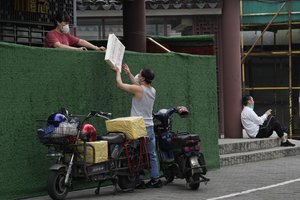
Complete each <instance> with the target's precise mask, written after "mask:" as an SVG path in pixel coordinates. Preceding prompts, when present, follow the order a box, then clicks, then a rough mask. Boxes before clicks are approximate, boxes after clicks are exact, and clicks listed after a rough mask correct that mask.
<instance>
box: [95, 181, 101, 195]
mask: <svg viewBox="0 0 300 200" xmlns="http://www.w3.org/2000/svg"><path fill="white" fill-rule="evenodd" d="M100 187H101V181H99V182H98V186H97V189H96V190H95V194H97V195H99V194H100Z"/></svg>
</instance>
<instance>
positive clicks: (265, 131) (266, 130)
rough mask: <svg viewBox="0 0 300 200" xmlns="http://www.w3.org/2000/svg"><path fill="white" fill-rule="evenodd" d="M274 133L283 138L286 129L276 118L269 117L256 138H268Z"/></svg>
mask: <svg viewBox="0 0 300 200" xmlns="http://www.w3.org/2000/svg"><path fill="white" fill-rule="evenodd" d="M273 131H275V132H276V134H277V135H278V137H280V138H281V137H282V136H283V134H284V127H283V126H282V125H281V123H280V122H279V121H278V119H276V117H274V116H269V117H268V119H267V120H266V121H265V123H264V124H263V125H262V126H260V127H259V131H258V133H257V135H256V138H268V137H270V136H271V135H272V134H273Z"/></svg>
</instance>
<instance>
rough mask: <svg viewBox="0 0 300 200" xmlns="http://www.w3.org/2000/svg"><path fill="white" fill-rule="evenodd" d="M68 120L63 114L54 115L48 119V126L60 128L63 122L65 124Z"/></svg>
mask: <svg viewBox="0 0 300 200" xmlns="http://www.w3.org/2000/svg"><path fill="white" fill-rule="evenodd" d="M66 120H67V118H66V116H64V115H63V114H60V113H53V114H51V115H50V116H49V117H48V120H47V123H48V125H53V126H55V127H58V126H59V124H60V123H61V122H64V121H66Z"/></svg>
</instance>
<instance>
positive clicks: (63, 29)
mask: <svg viewBox="0 0 300 200" xmlns="http://www.w3.org/2000/svg"><path fill="white" fill-rule="evenodd" d="M60 30H61V31H62V32H63V33H69V32H70V27H69V24H67V25H64V26H63V27H61V29H60Z"/></svg>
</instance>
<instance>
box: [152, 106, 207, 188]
mask: <svg viewBox="0 0 300 200" xmlns="http://www.w3.org/2000/svg"><path fill="white" fill-rule="evenodd" d="M173 113H177V114H179V116H180V117H186V116H187V115H188V110H187V108H186V107H184V106H178V107H176V108H169V109H160V110H159V111H158V112H157V113H154V114H153V118H154V131H155V135H156V138H157V145H156V146H157V152H158V154H159V161H160V167H161V170H162V172H163V176H164V177H165V178H166V180H167V183H166V184H168V183H170V182H172V181H173V180H174V178H175V177H176V178H180V179H185V180H186V186H187V188H189V189H191V190H197V189H198V188H199V186H200V183H201V182H204V183H205V184H206V183H207V182H208V181H209V179H208V178H206V177H205V176H204V175H205V174H206V172H207V169H206V166H205V159H204V156H203V154H202V153H201V152H200V138H199V135H198V134H190V133H188V132H174V131H173V130H172V125H171V124H172V119H171V116H172V114H173Z"/></svg>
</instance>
